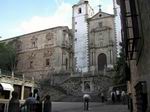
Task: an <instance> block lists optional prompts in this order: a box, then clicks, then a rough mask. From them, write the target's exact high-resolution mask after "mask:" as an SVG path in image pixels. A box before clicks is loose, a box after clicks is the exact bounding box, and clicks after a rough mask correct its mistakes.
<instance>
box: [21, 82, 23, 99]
mask: <svg viewBox="0 0 150 112" xmlns="http://www.w3.org/2000/svg"><path fill="white" fill-rule="evenodd" d="M21 100H24V82H23V85H22V89H21Z"/></svg>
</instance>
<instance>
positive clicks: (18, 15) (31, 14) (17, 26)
mask: <svg viewBox="0 0 150 112" xmlns="http://www.w3.org/2000/svg"><path fill="white" fill-rule="evenodd" d="M78 2H79V0H0V36H1V37H2V38H1V39H6V38H10V37H14V36H18V35H22V34H26V33H30V32H34V31H39V30H43V29H46V28H51V27H54V26H62V25H67V26H69V28H71V21H72V5H74V4H76V3H78ZM89 2H90V4H91V6H92V7H93V9H94V10H95V13H96V12H98V9H99V8H98V5H99V4H101V5H102V10H103V11H105V12H107V13H111V14H112V13H113V3H112V0H89Z"/></svg>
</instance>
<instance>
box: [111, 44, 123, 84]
mask: <svg viewBox="0 0 150 112" xmlns="http://www.w3.org/2000/svg"><path fill="white" fill-rule="evenodd" d="M120 47H121V50H120V53H119V57H118V58H117V64H116V66H115V70H116V74H115V76H114V77H113V82H114V84H115V85H118V84H125V83H126V74H125V56H124V52H123V45H122V43H120Z"/></svg>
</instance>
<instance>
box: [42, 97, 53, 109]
mask: <svg viewBox="0 0 150 112" xmlns="http://www.w3.org/2000/svg"><path fill="white" fill-rule="evenodd" d="M43 112H52V102H51V97H50V95H46V97H45V101H44V111H43Z"/></svg>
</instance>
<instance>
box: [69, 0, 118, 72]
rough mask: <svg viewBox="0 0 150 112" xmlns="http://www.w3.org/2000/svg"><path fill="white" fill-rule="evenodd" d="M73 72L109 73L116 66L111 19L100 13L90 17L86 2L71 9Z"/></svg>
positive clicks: (90, 13) (79, 3)
mask: <svg viewBox="0 0 150 112" xmlns="http://www.w3.org/2000/svg"><path fill="white" fill-rule="evenodd" d="M72 18H73V20H72V29H73V37H74V46H75V47H74V54H75V55H74V58H75V65H76V66H75V68H76V70H77V71H81V72H88V71H92V72H98V71H103V70H104V69H105V70H106V69H112V68H113V66H114V65H115V63H116V54H117V49H116V35H115V23H114V19H115V16H114V15H112V14H108V13H105V12H102V11H101V9H100V10H99V12H98V13H96V14H95V15H94V10H93V9H92V8H91V6H90V4H89V2H88V0H80V1H79V2H78V3H77V4H75V5H74V6H73V17H72Z"/></svg>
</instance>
